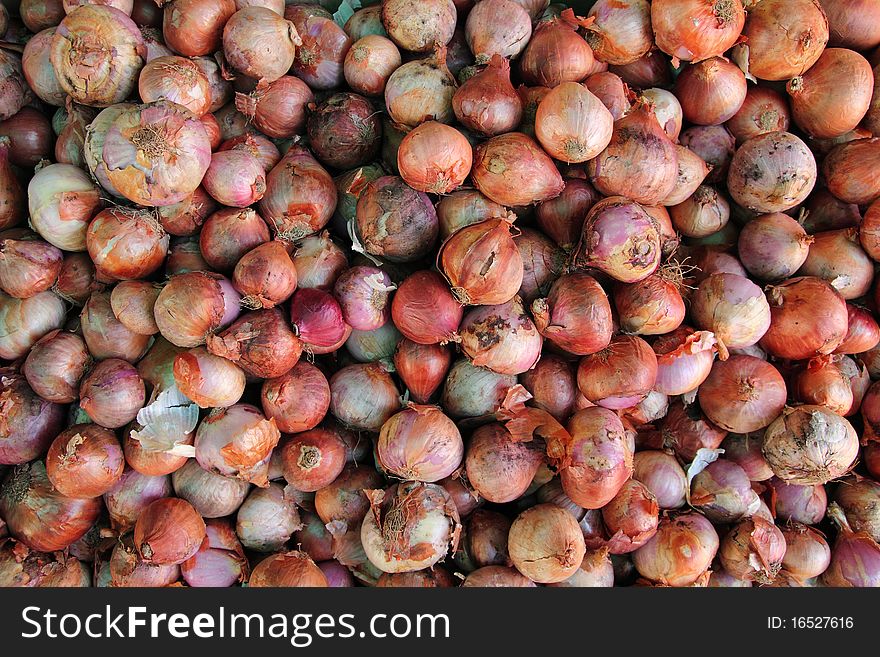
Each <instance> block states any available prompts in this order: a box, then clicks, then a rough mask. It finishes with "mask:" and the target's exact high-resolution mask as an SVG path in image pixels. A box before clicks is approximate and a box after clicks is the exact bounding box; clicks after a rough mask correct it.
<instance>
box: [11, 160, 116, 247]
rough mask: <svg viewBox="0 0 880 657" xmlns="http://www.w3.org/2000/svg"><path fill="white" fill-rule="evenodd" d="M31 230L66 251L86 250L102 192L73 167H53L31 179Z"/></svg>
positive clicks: (29, 198)
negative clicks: (87, 231) (90, 223)
mask: <svg viewBox="0 0 880 657" xmlns="http://www.w3.org/2000/svg"><path fill="white" fill-rule="evenodd" d="M27 198H28V211H29V217H30V223H31V226H33V229H34V230H35V231H37V232H38V233H39V234H40V236H41V237H42V238H43V239H45V240H46V241H47V242H49V243H50V244H52V245H53V246H57V247H58V248H59V249H62V250H64V251H85V250H86V229H87V228H88V224H89V221H90V220H91V218H92V216H93V215H94V214H95V213H96V212H97V210H98V208H100V206H101V198H100V192H99V191H98V188H97V187H95V185H94V184H93V183H92V181H91V180H90V179H89V177H88V176H87V175H86V174H85V173H84V172H83V171H82V170H81V169H78V168H76V167H75V166H73V165H72V164H50V165H49V166H47V167H44V168H42V169H40V170H39V171H38V172H37V173H36V175H34V177H33V178H31V181H30V183H29V184H28V189H27Z"/></svg>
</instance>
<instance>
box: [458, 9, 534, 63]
mask: <svg viewBox="0 0 880 657" xmlns="http://www.w3.org/2000/svg"><path fill="white" fill-rule="evenodd" d="M464 30H465V32H464V34H465V39H466V40H467V45H468V47H469V48H470V51H471V52H472V53H473V54H474V56H475V57H476V58H477V62H478V63H480V62H485V61H488V60H490V59H491V58H492V57H494V56H495V55H499V56H501V57H504V58H505V59H511V58H514V57H516V56H517V55H519V54H520V53H521V52H522V51H523V48H525V47H526V44H527V43H528V41H529V37H530V36H531V34H532V21H531V19H530V18H529V15H528V13H526V11H525V9H523V7H522V5H520V4H518V3H517V2H514V1H513V0H488V1H486V2H482V3H477V4H476V5H475V6H474V8H473V9H471V11H470V12H469V13H468V15H467V21H466V22H465V26H464Z"/></svg>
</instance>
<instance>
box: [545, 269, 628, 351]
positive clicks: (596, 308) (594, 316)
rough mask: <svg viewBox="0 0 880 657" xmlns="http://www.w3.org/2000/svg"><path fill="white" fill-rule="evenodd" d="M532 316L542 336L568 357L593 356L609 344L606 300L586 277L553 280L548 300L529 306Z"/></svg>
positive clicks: (590, 279) (610, 331)
mask: <svg viewBox="0 0 880 657" xmlns="http://www.w3.org/2000/svg"><path fill="white" fill-rule="evenodd" d="M532 314H533V315H534V317H535V323H536V324H537V327H538V330H539V331H540V332H541V335H543V336H544V337H545V338H547V339H548V340H550V341H551V342H552V343H554V344H555V345H557V346H558V347H560V348H561V349H564V350H565V351H567V352H568V353H571V354H575V355H578V356H585V355H588V354H594V353H596V352H598V351H601V350H602V349H605V348H606V347H607V346H608V344H609V343H610V341H611V333H612V328H613V327H612V316H611V306H610V304H609V303H608V297H607V296H606V294H605V292H604V290H603V289H602V287H601V286H600V285H599V283H597V282H596V280H595V279H594V278H592V277H591V276H588V275H587V274H568V275H565V276H562V277H561V278H558V279H556V282H555V283H554V284H553V287H552V288H551V289H550V294H549V295H548V296H547V298H546V299H537V300H535V301H534V302H533V303H532Z"/></svg>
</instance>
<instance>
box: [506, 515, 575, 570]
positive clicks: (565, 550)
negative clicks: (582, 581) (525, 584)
mask: <svg viewBox="0 0 880 657" xmlns="http://www.w3.org/2000/svg"><path fill="white" fill-rule="evenodd" d="M508 549H509V550H510V558H511V561H512V562H513V564H514V566H516V569H517V570H519V571H520V572H521V573H523V574H524V575H526V576H527V577H528V578H529V579H531V580H532V581H534V582H538V583H542V584H549V583H555V582H562V581H564V580H566V579H568V578H569V577H571V576H572V575H574V573H575V572H576V571H577V570H578V568H579V567H580V565H581V562H582V561H583V558H584V554H585V552H586V548H585V546H584V537H583V534H582V533H581V531H580V527H579V526H578V524H577V520H575V518H574V516H572V515H571V514H570V513H569V512H568V511H566V510H564V509H560V508H559V507H557V506H554V505H552V504H538V505H536V506H534V507H531V508H529V509H526V510H525V511H523V512H522V513H521V514H519V516H517V517H516V519H515V520H514V521H513V524H512V525H511V527H510V536H509V538H508Z"/></svg>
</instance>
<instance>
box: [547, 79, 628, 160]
mask: <svg viewBox="0 0 880 657" xmlns="http://www.w3.org/2000/svg"><path fill="white" fill-rule="evenodd" d="M613 123H614V119H613V117H612V116H611V112H609V111H608V109H607V108H606V107H605V106H604V105H603V104H602V102H601V101H600V100H599V99H598V98H596V97H595V96H594V95H593V94H592V93H590V91H589V90H588V89H587V88H586V87H584V86H583V85H581V84H577V83H575V82H563V83H562V84H560V85H558V86H556V87H555V88H553V89H551V91H550V93H548V94H547V96H546V97H545V98H544V100H542V101H541V104H540V105H539V106H538V111H537V113H536V114H535V136H536V137H537V139H538V141H539V142H541V145H542V146H543V147H544V150H545V151H547V153H548V154H549V155H550V156H551V157H554V158H555V159H557V160H561V161H563V162H569V163H570V162H585V161H587V160H590V159H592V158H594V157H596V156H597V155H598V154H599V153H601V152H602V151H603V150H604V149H605V147H606V146H608V143H609V142H610V141H611V135H612V131H613Z"/></svg>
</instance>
